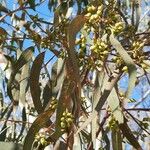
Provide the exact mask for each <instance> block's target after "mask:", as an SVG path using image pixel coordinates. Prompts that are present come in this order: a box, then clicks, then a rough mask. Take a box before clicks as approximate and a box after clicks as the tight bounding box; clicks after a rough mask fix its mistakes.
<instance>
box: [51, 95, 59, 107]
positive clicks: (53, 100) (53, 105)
mask: <svg viewBox="0 0 150 150" xmlns="http://www.w3.org/2000/svg"><path fill="white" fill-rule="evenodd" d="M57 104H58V101H57V99H55V98H54V97H53V98H52V100H51V103H50V106H49V107H50V108H51V109H56V107H57Z"/></svg>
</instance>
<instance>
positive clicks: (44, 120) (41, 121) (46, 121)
mask: <svg viewBox="0 0 150 150" xmlns="http://www.w3.org/2000/svg"><path fill="white" fill-rule="evenodd" d="M53 113H54V109H51V108H49V109H48V110H47V111H45V112H43V113H41V114H39V116H38V117H37V119H36V120H35V121H34V122H33V124H32V125H31V127H30V129H29V131H28V133H27V135H26V137H25V140H24V145H23V150H31V148H32V143H33V141H34V138H35V135H36V134H37V133H38V131H39V130H40V129H41V128H44V127H49V126H50V124H51V121H50V117H51V116H52V115H53Z"/></svg>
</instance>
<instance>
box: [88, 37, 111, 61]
mask: <svg viewBox="0 0 150 150" xmlns="http://www.w3.org/2000/svg"><path fill="white" fill-rule="evenodd" d="M90 50H91V51H93V52H95V53H97V54H99V55H100V57H101V60H103V59H104V58H105V57H106V56H108V54H109V49H108V45H107V44H106V42H104V41H102V40H100V39H94V41H93V45H92V46H91V47H90Z"/></svg>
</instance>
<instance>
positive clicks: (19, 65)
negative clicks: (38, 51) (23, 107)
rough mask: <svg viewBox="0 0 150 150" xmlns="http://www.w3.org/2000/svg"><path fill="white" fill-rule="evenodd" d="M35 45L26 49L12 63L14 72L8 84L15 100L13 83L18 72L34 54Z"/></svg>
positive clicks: (9, 94)
mask: <svg viewBox="0 0 150 150" xmlns="http://www.w3.org/2000/svg"><path fill="white" fill-rule="evenodd" d="M33 50H34V47H29V48H27V49H26V50H25V51H23V52H22V53H21V55H20V57H19V59H18V60H17V61H16V62H15V63H14V64H12V72H11V75H10V79H9V80H8V84H7V93H8V96H9V97H10V99H11V100H14V98H13V94H12V83H13V82H14V79H15V76H16V74H17V72H18V71H19V70H20V69H21V68H22V67H23V66H24V65H25V64H26V63H28V62H29V61H30V60H31V58H32V54H33Z"/></svg>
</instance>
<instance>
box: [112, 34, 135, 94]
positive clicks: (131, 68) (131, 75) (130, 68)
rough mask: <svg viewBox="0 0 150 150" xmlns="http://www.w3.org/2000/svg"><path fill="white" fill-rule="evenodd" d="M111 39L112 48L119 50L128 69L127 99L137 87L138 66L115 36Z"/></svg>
mask: <svg viewBox="0 0 150 150" xmlns="http://www.w3.org/2000/svg"><path fill="white" fill-rule="evenodd" d="M109 39H110V42H111V44H112V46H113V47H114V48H115V49H116V50H117V52H118V53H119V54H120V56H121V57H122V59H123V60H124V62H125V64H126V66H127V67H128V71H129V83H128V89H127V92H126V97H129V96H130V95H131V93H132V90H133V88H134V86H135V82H136V66H135V64H134V62H133V60H132V58H131V57H130V56H129V54H128V53H127V51H126V50H125V49H124V48H123V47H122V45H121V44H120V42H119V41H118V40H117V39H116V38H115V37H114V35H113V34H111V35H110V38H109Z"/></svg>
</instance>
